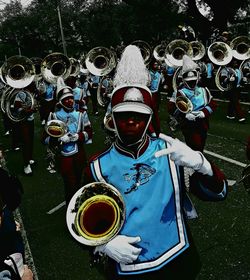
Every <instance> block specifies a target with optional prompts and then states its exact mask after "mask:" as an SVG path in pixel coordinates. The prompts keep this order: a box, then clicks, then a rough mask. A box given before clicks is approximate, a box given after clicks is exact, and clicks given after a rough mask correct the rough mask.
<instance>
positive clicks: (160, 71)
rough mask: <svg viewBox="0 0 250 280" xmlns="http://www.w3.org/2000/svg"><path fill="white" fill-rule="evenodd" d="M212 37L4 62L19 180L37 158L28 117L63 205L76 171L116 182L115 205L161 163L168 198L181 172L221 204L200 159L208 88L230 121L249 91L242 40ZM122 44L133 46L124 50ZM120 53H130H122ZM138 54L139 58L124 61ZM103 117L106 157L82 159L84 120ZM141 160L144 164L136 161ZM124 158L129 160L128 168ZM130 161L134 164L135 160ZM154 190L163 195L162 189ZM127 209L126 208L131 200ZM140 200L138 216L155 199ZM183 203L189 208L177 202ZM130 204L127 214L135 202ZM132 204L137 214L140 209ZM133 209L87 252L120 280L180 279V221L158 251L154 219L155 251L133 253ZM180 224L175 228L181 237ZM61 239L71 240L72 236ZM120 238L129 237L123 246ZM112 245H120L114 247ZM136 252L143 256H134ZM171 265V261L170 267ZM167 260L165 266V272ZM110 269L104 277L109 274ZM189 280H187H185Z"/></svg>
mask: <svg viewBox="0 0 250 280" xmlns="http://www.w3.org/2000/svg"><path fill="white" fill-rule="evenodd" d="M222 35H223V37H221V41H216V42H214V43H213V44H212V45H210V46H209V48H208V49H206V48H205V47H204V46H203V45H202V44H201V43H200V42H198V41H191V42H190V40H189V41H188V40H183V39H177V40H174V41H172V42H170V43H168V44H166V43H164V42H162V43H161V44H159V45H158V46H156V47H155V48H154V49H153V50H152V49H151V48H150V47H149V46H148V44H147V43H146V42H143V41H135V42H133V43H131V44H130V45H129V46H128V47H124V48H123V49H122V50H120V52H119V53H115V52H114V50H113V49H108V48H104V47H96V48H93V49H92V50H90V51H89V52H88V53H87V54H86V55H84V57H81V58H80V59H79V60H77V59H75V58H68V57H67V56H65V55H64V54H62V53H51V54H49V55H48V56H46V57H45V58H44V59H39V58H27V57H24V56H13V57H11V58H9V59H7V60H6V62H5V63H4V64H3V65H2V67H1V113H2V120H3V125H4V130H5V131H4V133H5V135H6V136H7V135H9V139H10V147H11V148H10V149H13V150H14V151H18V150H19V149H21V151H22V157H23V172H24V174H25V175H27V176H30V175H32V173H33V166H34V164H35V163H36V161H37V160H39V159H34V157H33V152H34V151H33V142H34V132H35V123H34V121H35V117H36V115H37V116H39V120H40V123H41V125H42V126H43V127H44V129H43V133H42V135H41V141H42V143H43V144H44V146H45V147H46V158H47V159H48V165H47V170H48V172H50V173H55V172H57V171H58V172H59V173H60V174H61V176H62V179H63V183H64V190H65V201H66V205H70V203H72V197H74V195H75V194H76V192H77V191H78V190H79V188H80V187H81V186H82V182H83V170H84V169H87V170H88V173H87V174H88V175H89V181H90V182H92V181H100V182H104V181H105V182H108V183H109V182H112V183H113V182H116V183H117V185H120V189H119V190H120V191H123V192H124V194H126V195H127V196H126V195H125V200H127V197H128V196H129V195H133V196H134V199H136V201H139V199H140V198H139V197H140V196H139V195H138V193H139V192H138V191H137V190H138V189H140V190H141V189H145V188H146V187H144V186H143V187H142V185H144V184H149V185H151V186H150V187H152V184H153V183H152V182H151V181H150V180H151V179H150V178H151V177H153V174H154V173H156V174H158V172H159V171H158V170H161V169H162V168H163V165H165V166H169V167H168V175H166V176H170V177H171V176H172V178H175V179H176V181H172V180H174V179H172V180H171V179H170V178H168V179H169V180H170V181H171V182H172V183H171V184H172V186H171V188H173V189H175V191H176V193H175V196H176V195H177V193H178V191H179V190H180V189H182V188H183V186H184V185H185V184H186V183H185V184H184V181H183V180H184V177H185V176H187V174H188V176H190V178H191V180H190V183H189V184H188V185H189V186H188V188H190V189H191V190H192V191H193V192H194V193H195V194H196V195H197V196H198V197H201V198H202V199H207V200H212V201H218V200H223V199H224V198H225V197H226V192H227V186H226V185H227V184H226V180H225V176H224V174H223V173H222V172H221V171H220V170H219V169H218V168H217V167H216V166H215V165H213V164H212V163H211V164H210V163H209V162H208V161H207V159H206V158H205V157H204V156H203V154H202V152H203V150H204V148H205V144H206V138H207V132H208V129H209V118H210V116H211V115H212V114H213V113H214V112H215V110H216V109H217V103H216V101H215V99H214V97H213V94H212V91H211V90H214V89H216V90H217V91H221V92H226V93H227V97H228V100H229V103H228V108H227V113H226V115H225V118H227V119H228V120H230V121H231V120H237V122H238V123H244V122H246V121H247V113H249V112H250V111H249V112H246V111H244V110H242V108H241V104H240V97H241V91H242V90H246V91H248V90H249V70H250V60H249V59H250V48H249V45H250V44H249V42H250V39H249V38H248V37H247V36H238V37H237V38H235V40H232V41H231V42H230V41H227V36H228V33H227V32H224V33H223V34H222ZM131 46H135V47H136V49H135V50H133V48H129V47H131ZM128 50H129V51H131V52H132V54H128V53H126V51H128ZM138 50H140V55H139V56H134V54H135V53H136V51H138ZM141 57H142V59H143V65H142V64H141V60H140V59H141ZM137 59H138V61H137ZM124 65H125V66H127V68H126V67H125V66H124ZM140 65H142V66H141V68H140ZM162 93H165V94H167V96H168V99H167V102H166V104H162V103H161V94H162ZM160 107H164V108H165V109H166V112H167V113H168V114H167V113H166V120H167V118H168V123H169V128H170V129H171V130H172V131H174V130H176V129H180V130H181V132H182V134H183V136H184V139H185V144H184V143H181V142H180V141H179V140H177V139H173V138H171V137H169V136H167V135H164V134H163V131H162V127H161V120H160V117H159V108H160ZM249 110H250V108H249ZM103 111H105V113H104V118H103V121H102V123H101V124H100V126H101V127H102V129H103V133H104V135H105V137H106V141H105V144H106V145H108V150H107V152H105V153H104V154H101V155H98V156H97V157H94V158H91V160H90V159H88V158H87V156H86V151H85V150H86V145H92V138H93V135H94V131H93V127H92V125H91V119H92V118H94V117H95V116H97V115H99V114H100V113H101V112H103ZM130 118H131V119H132V120H131V122H137V126H136V131H135V130H133V128H132V126H131V128H130V123H129V119H130ZM166 133H167V134H168V132H166ZM135 134H138V136H135ZM166 143H167V144H166ZM164 148H168V149H171V148H172V150H171V152H170V151H168V152H166V153H165V155H166V154H169V153H170V154H171V157H170V158H171V160H173V161H174V162H175V164H177V166H178V168H179V167H180V166H184V167H187V169H185V171H183V169H180V170H179V169H178V171H176V170H174V169H173V166H172V165H171V164H170V165H168V164H169V163H168V160H169V159H168V160H165V157H164V152H163V153H162V150H164ZM150 149H151V150H152V151H154V152H156V154H157V153H158V156H157V157H156V158H157V160H156V161H154V162H151V161H150V160H149V158H147V157H148V156H149V155H150V153H151V152H152V151H151V150H150ZM177 150H178V152H177ZM124 155H126V157H125V159H124V158H123V156H124ZM142 155H143V156H144V157H146V156H147V157H146V158H145V159H143V160H142V159H141V156H142ZM131 158H132V159H136V160H135V161H134V163H133V162H132V161H131ZM162 158H164V160H163V159H162ZM115 159H116V160H117V161H119V160H124V162H121V166H123V165H125V169H126V165H127V166H129V164H130V167H131V168H130V169H129V170H130V171H129V172H132V171H131V170H133V172H134V174H133V176H132V175H131V174H132V173H131V174H130V173H126V172H125V171H126V170H119V168H118V167H117V166H116V165H117V163H115V162H114V160H115ZM137 159H141V160H142V161H143V163H140V162H139V161H138V160H137ZM130 161H131V162H130ZM2 162H3V161H2ZM89 162H90V165H89ZM2 165H3V164H2ZM109 167H110V168H111V169H112V170H116V172H117V173H115V172H114V174H113V173H112V172H113V171H112V172H111V173H112V175H111V174H109V172H110V170H111V169H110V168H109ZM88 168H89V169H88ZM190 169H192V171H190ZM124 172H125V173H126V174H125V173H124ZM176 172H177V173H176ZM123 173H124V174H125V175H124V174H123ZM118 174H120V175H121V174H123V175H121V176H125V177H126V180H125V181H126V184H127V183H128V182H130V181H131V182H132V183H133V180H134V184H132V185H131V186H130V187H129V188H127V185H126V184H125V183H124V184H123V183H120V182H119V179H118V177H117V175H118ZM169 174H170V175H169ZM86 177H88V176H86ZM157 178H158V177H157ZM85 180H86V178H85ZM182 181H183V182H182ZM87 182H88V181H85V183H87ZM148 182H150V183H148ZM157 182H158V183H159V185H161V186H163V185H165V183H166V182H165V179H161V178H160V177H159V178H158V179H157ZM199 184H200V185H199ZM198 187H199V189H200V190H199V192H198V191H197V188H198ZM177 190H178V191H177ZM161 191H162V192H165V191H164V190H163V189H162V190H161ZM142 195H144V196H145V197H144V198H145V199H149V196H150V194H149V193H146V191H145V192H144V193H143V194H142ZM152 195H153V196H154V195H156V194H155V193H154V194H152ZM165 195H166V197H168V196H169V197H170V196H171V195H174V192H170V191H168V193H165ZM156 196H157V197H158V196H159V195H156ZM158 199H160V197H158ZM175 199H176V201H175V202H174V201H172V200H171V199H169V200H168V201H167V200H164V202H163V203H166V204H167V205H168V207H169V208H170V213H169V214H168V213H165V214H164V215H165V216H164V219H166V220H168V218H169V219H172V218H173V219H175V218H176V217H177V218H178V217H179V216H178V213H179V212H178V211H180V209H179V208H178V207H179V205H178V199H177V197H175ZM127 203H128V205H129V203H131V202H127ZM150 203H151V204H148V206H147V207H149V208H148V209H150V207H155V206H156V204H157V203H158V201H157V199H156V200H155V201H151V202H150ZM175 203H176V205H174V204H175ZM187 203H189V204H190V203H191V202H190V201H189V200H188V199H187ZM172 204H173V205H172ZM171 205H172V206H171ZM133 207H135V209H137V208H136V207H137V206H136V205H134V206H133ZM138 207H139V208H138V209H143V210H145V209H144V206H142V205H139V206H138ZM145 207H146V206H145ZM174 207H177V208H176V209H177V210H176V213H174V211H173V209H174ZM135 209H132V208H130V207H128V211H131V213H130V215H131V217H130V216H128V220H127V221H126V223H127V224H129V226H127V227H125V229H124V231H122V233H121V234H120V235H118V236H117V237H115V238H114V239H112V240H111V241H108V242H107V243H106V244H105V246H104V245H100V246H96V248H95V253H99V254H100V255H102V254H106V255H108V256H109V257H110V258H111V259H113V260H114V261H115V262H117V263H118V264H119V267H118V274H119V275H125V276H126V277H127V276H128V278H122V276H121V279H135V278H133V277H132V278H129V277H131V275H132V274H138V273H142V274H143V275H144V272H150V273H149V274H150V275H156V276H157V277H158V276H161V274H157V273H158V272H157V273H156V272H155V271H158V270H159V269H160V268H161V269H160V271H164V273H166V274H164V275H171V276H173V272H171V271H174V273H175V275H176V274H178V273H179V274H181V272H180V271H179V272H177V270H178V269H176V268H177V267H179V265H180V264H181V263H182V260H180V255H181V256H182V251H184V252H185V251H186V249H187V248H188V247H189V243H188V236H189V233H188V230H187V232H186V229H185V223H184V222H183V221H181V220H178V219H179V218H178V219H177V220H176V225H174V226H173V228H172V229H171V230H173V231H174V236H179V237H180V238H183V240H179V241H178V242H177V241H176V240H175V237H173V239H172V240H169V241H168V244H165V243H164V242H165V241H164V236H163V235H162V233H163V232H164V231H168V230H170V229H169V224H168V223H165V221H163V222H162V223H159V224H157V226H156V230H157V231H158V233H159V238H158V239H157V242H159V243H163V244H164V246H158V243H157V242H152V244H151V245H149V244H150V242H148V244H147V245H146V243H144V245H143V246H144V247H143V246H142V247H143V249H141V248H140V249H138V248H137V247H136V246H135V247H134V246H132V244H137V243H139V242H140V241H141V238H142V239H143V238H145V240H147V239H148V240H151V239H150V238H152V236H151V235H150V233H149V231H148V228H147V227H146V229H144V228H143V226H145V224H143V225H142V230H139V233H138V234H137V235H133V224H132V223H133V222H134V223H137V222H138V216H137V215H138V214H133V211H135V212H136V211H137V210H135ZM139 211H141V210H139ZM160 211H163V212H164V211H165V208H164V207H163V208H161V206H159V211H157V213H156V214H155V216H154V218H155V219H156V220H157V219H158V218H159V217H158V216H157V215H158V214H159V215H160ZM71 214H72V213H71ZM179 214H180V213H179ZM186 214H187V216H189V217H190V216H191V217H192V216H196V214H195V210H194V209H192V211H187V213H186ZM168 215H169V217H168ZM171 215H172V216H171ZM180 215H181V214H180ZM170 216H171V217H170ZM174 217H175V218H174ZM154 218H153V219H154ZM145 219H147V217H146V218H145ZM148 219H150V218H149V217H148ZM151 219H152V217H151ZM162 219H163V217H162ZM181 227H183V228H184V230H181V229H180V228H181ZM144 230H145V231H144ZM71 234H73V235H74V234H75V231H74V232H73V233H71ZM139 235H140V236H139ZM128 236H137V237H133V238H134V239H133V238H132V237H130V238H131V239H129V238H128ZM77 238H78V237H77V236H76V239H77ZM115 240H116V241H115ZM176 242H177V243H176ZM190 242H191V243H192V241H190ZM83 243H84V242H83ZM191 243H190V244H191ZM119 244H125V245H124V247H121V246H120V245H119ZM119 246H120V247H119ZM125 247H126V248H125ZM152 247H153V250H152ZM117 248H118V249H117ZM171 248H172V249H171ZM173 248H175V249H174V250H173ZM120 250H121V252H123V250H124V254H120V253H117V252H120ZM141 250H144V252H143V253H141V252H142V251H141ZM158 251H159V252H158ZM187 252H188V254H186V253H184V254H183V255H185V254H186V257H188V258H190V256H191V255H192V257H191V260H192V261H194V262H196V264H195V266H194V267H195V269H194V270H193V272H192V273H193V274H196V269H197V271H198V270H199V261H198V260H196V256H195V254H193V252H192V251H190V250H187ZM137 258H138V259H137ZM192 258H193V259H192ZM172 259H174V260H175V261H172V262H170V261H171V260H172ZM169 262H170V265H169ZM131 263H134V264H133V265H132V264H131ZM172 263H174V264H173V265H172V267H171V264H172ZM165 264H168V265H167V267H169V266H170V267H171V271H170V270H169V269H168V270H164V269H162V267H163V266H164V265H165ZM110 271H112V273H113V270H112V269H111V270H110ZM151 273H153V274H151ZM161 273H162V272H161ZM192 273H191V274H192ZM130 274H131V275H130ZM179 274H178V275H179ZM110 275H111V274H110ZM112 275H113V274H112ZM145 275H148V274H147V273H145ZM143 277H144V276H143ZM190 277H191V278H190V279H193V278H192V277H194V276H193V275H192V276H190ZM112 279H120V278H112ZM138 279H139V278H138ZM140 279H147V278H146V277H145V278H140ZM175 279H179V278H175Z"/></svg>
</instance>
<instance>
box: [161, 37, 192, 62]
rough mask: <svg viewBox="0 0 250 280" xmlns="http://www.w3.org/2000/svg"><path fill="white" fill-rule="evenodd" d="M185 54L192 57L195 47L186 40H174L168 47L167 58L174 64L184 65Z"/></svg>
mask: <svg viewBox="0 0 250 280" xmlns="http://www.w3.org/2000/svg"><path fill="white" fill-rule="evenodd" d="M184 54H186V55H188V56H190V57H192V56H193V49H192V47H191V45H190V44H189V43H188V42H187V41H185V40H182V39H176V40H173V41H171V42H170V43H169V44H168V45H167V47H166V52H165V55H166V59H167V60H168V61H169V62H170V63H171V64H173V65H174V66H177V67H178V66H182V64H183V56H184Z"/></svg>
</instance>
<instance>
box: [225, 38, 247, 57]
mask: <svg viewBox="0 0 250 280" xmlns="http://www.w3.org/2000/svg"><path fill="white" fill-rule="evenodd" d="M230 47H231V49H232V54H233V57H235V58H236V59H238V60H246V59H248V58H250V38H249V37H247V36H238V37H236V38H234V39H233V40H232V41H231V43H230Z"/></svg>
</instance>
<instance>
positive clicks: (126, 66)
mask: <svg viewBox="0 0 250 280" xmlns="http://www.w3.org/2000/svg"><path fill="white" fill-rule="evenodd" d="M149 79H150V74H149V71H148V69H147V67H146V65H145V63H144V59H143V57H142V54H141V51H140V49H139V48H138V47H137V46H134V45H128V46H127V47H126V48H125V50H124V51H123V53H122V56H121V60H120V61H119V62H118V64H117V67H116V73H115V76H114V86H115V87H118V86H121V85H131V84H140V85H143V86H147V84H148V82H149Z"/></svg>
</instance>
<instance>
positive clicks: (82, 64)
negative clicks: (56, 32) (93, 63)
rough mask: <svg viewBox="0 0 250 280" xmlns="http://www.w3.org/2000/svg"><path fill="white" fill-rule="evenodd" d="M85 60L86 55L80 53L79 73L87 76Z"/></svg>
mask: <svg viewBox="0 0 250 280" xmlns="http://www.w3.org/2000/svg"><path fill="white" fill-rule="evenodd" d="M85 60H86V55H85V54H84V53H82V54H81V56H80V58H79V63H80V73H82V74H85V75H88V74H89V70H88V68H87V66H86V63H85Z"/></svg>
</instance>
